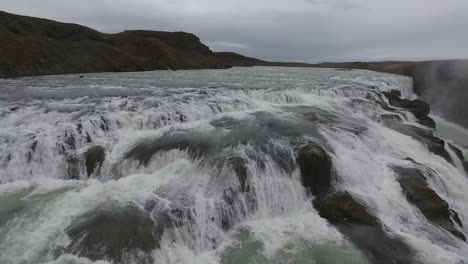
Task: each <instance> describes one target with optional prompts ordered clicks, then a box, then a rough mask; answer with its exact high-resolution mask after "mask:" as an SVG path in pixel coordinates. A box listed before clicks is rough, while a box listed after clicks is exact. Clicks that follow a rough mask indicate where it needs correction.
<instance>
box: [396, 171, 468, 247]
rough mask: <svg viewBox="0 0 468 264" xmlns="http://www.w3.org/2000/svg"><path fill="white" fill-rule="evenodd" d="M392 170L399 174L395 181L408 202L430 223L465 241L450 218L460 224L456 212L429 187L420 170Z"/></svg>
mask: <svg viewBox="0 0 468 264" xmlns="http://www.w3.org/2000/svg"><path fill="white" fill-rule="evenodd" d="M393 170H394V171H395V172H396V173H397V174H398V175H399V177H398V178H397V181H398V182H399V183H400V186H401V188H402V189H403V191H404V193H405V195H406V198H407V199H408V201H409V202H411V203H412V204H413V205H414V206H416V207H417V208H418V209H419V210H420V211H421V213H422V214H423V215H424V216H425V217H426V218H427V219H428V220H429V221H430V222H431V223H433V224H434V225H437V226H440V227H442V228H444V229H445V230H447V231H449V232H450V233H452V234H453V235H454V236H456V237H458V238H460V239H462V240H463V241H466V237H465V235H464V234H463V233H462V232H460V231H459V230H458V229H456V228H455V223H454V221H453V220H452V217H454V218H455V219H457V220H455V222H458V224H459V225H460V226H462V223H461V221H460V219H459V218H458V214H457V213H456V212H455V211H453V210H450V208H449V204H448V203H447V202H446V201H445V200H443V199H442V198H441V197H440V196H439V195H438V194H437V193H436V192H435V191H434V190H432V189H431V188H430V187H429V184H428V183H427V180H426V177H425V176H424V175H423V174H422V173H421V171H419V170H418V169H416V168H404V167H394V168H393Z"/></svg>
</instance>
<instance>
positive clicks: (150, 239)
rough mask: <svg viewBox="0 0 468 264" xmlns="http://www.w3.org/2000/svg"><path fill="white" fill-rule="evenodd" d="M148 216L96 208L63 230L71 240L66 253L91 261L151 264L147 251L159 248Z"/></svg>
mask: <svg viewBox="0 0 468 264" xmlns="http://www.w3.org/2000/svg"><path fill="white" fill-rule="evenodd" d="M154 225H155V224H154V222H153V221H152V220H151V218H150V216H149V213H148V212H146V211H143V210H141V209H139V208H137V207H134V206H127V207H125V208H120V207H115V206H111V207H110V208H98V209H96V210H94V211H91V212H89V213H86V214H84V215H82V216H80V217H79V218H77V219H76V220H74V221H73V222H72V224H71V225H70V226H69V227H68V228H67V229H66V232H67V234H68V236H69V237H70V239H71V242H70V244H69V245H68V247H67V248H66V249H65V251H66V252H68V253H72V254H76V255H78V256H81V257H87V258H89V259H91V260H107V261H112V262H113V263H116V264H120V263H126V261H127V260H128V259H132V260H135V261H136V262H137V263H143V264H149V263H153V260H152V258H151V255H150V252H151V251H152V250H153V249H155V248H157V247H158V246H159V242H158V241H159V239H160V237H161V233H160V232H159V233H157V232H155V230H156V229H155V228H154Z"/></svg>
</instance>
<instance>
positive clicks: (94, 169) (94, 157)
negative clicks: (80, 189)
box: [84, 146, 106, 177]
mask: <svg viewBox="0 0 468 264" xmlns="http://www.w3.org/2000/svg"><path fill="white" fill-rule="evenodd" d="M84 158H85V164H86V173H87V175H88V177H91V176H92V175H93V174H94V175H97V174H99V172H100V170H101V166H102V164H103V163H104V160H105V159H106V150H105V149H104V147H102V146H94V147H91V148H90V149H88V150H87V151H86V152H85V154H84Z"/></svg>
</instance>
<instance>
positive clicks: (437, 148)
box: [387, 122, 452, 162]
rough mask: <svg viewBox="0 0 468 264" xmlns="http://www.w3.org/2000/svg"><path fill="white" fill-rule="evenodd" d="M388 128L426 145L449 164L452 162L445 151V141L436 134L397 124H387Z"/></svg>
mask: <svg viewBox="0 0 468 264" xmlns="http://www.w3.org/2000/svg"><path fill="white" fill-rule="evenodd" d="M387 126H388V127H389V128H391V129H393V130H395V131H398V132H399V133H401V134H404V135H407V136H410V137H412V138H414V139H416V140H418V141H419V142H421V143H423V144H425V145H426V146H427V148H428V150H429V151H430V152H432V153H434V154H436V155H439V156H441V157H442V158H444V159H445V160H447V161H448V162H451V161H452V159H451V158H450V155H449V153H448V152H447V150H446V149H445V141H444V140H442V139H440V138H438V137H436V136H434V133H433V132H432V131H431V130H428V129H425V128H421V127H417V126H413V125H408V124H401V123H396V122H393V123H387Z"/></svg>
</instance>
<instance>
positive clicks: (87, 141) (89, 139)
mask: <svg viewBox="0 0 468 264" xmlns="http://www.w3.org/2000/svg"><path fill="white" fill-rule="evenodd" d="M91 142H93V140H92V139H91V136H90V135H89V133H88V132H86V143H91Z"/></svg>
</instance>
